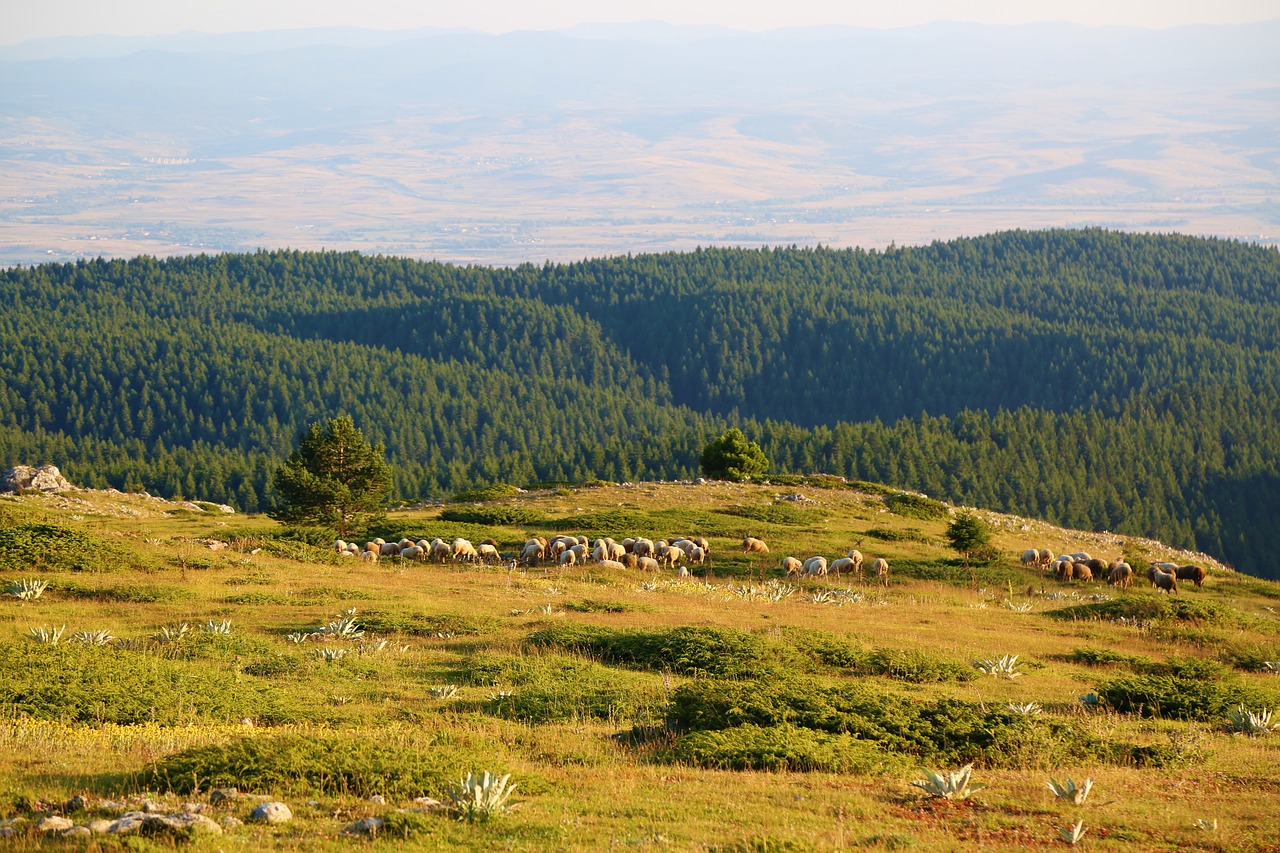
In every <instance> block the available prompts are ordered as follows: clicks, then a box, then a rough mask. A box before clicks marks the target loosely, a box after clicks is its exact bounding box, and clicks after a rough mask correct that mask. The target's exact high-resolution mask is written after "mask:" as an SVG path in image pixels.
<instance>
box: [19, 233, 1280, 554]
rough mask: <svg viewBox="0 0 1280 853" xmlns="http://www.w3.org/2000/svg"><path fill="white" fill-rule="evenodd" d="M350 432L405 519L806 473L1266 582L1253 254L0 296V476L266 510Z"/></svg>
mask: <svg viewBox="0 0 1280 853" xmlns="http://www.w3.org/2000/svg"><path fill="white" fill-rule="evenodd" d="M337 414H348V415H350V416H351V417H352V418H353V419H354V422H355V423H356V425H357V426H358V427H359V428H360V429H361V430H362V431H363V432H364V434H365V435H366V436H367V437H368V438H369V439H370V440H372V441H376V442H381V443H383V444H385V446H386V451H387V458H388V461H389V462H391V464H392V465H393V466H394V477H395V480H394V486H393V493H394V494H395V495H396V496H397V497H399V498H403V499H405V500H410V501H412V500H416V499H419V498H433V497H444V496H448V495H449V494H450V493H452V492H453V491H456V490H459V489H464V488H467V487H470V486H473V485H477V484H482V483H489V482H509V483H514V484H517V485H525V484H530V483H536V482H546V481H575V482H577V481H583V480H587V479H591V478H603V479H609V480H637V479H658V478H666V479H670V478H684V477H692V476H696V475H697V474H698V460H699V454H700V453H701V451H702V449H703V447H704V446H705V445H706V444H707V442H708V441H709V440H710V439H711V438H714V437H716V436H719V435H720V434H721V433H723V432H724V431H725V430H726V429H727V428H729V427H733V426H736V427H740V428H741V429H742V431H743V432H744V433H745V434H746V436H747V437H748V438H749V439H751V440H754V441H757V442H758V443H759V444H760V446H761V447H762V448H763V450H764V452H765V454H766V455H767V457H768V459H769V460H770V463H771V467H770V471H771V472H773V473H778V472H793V473H812V472H829V473H836V474H842V475H845V476H847V477H851V478H857V479H861V480H872V481H878V482H884V483H887V484H891V485H894V486H900V487H905V488H912V489H918V490H922V491H924V492H926V493H928V494H930V495H932V496H935V497H941V498H946V499H950V500H953V501H957V502H961V503H964V504H971V505H977V506H983V507H990V508H993V509H1000V510H1006V511H1011V512H1016V513H1020V514H1024V515H1032V516H1038V517H1043V518H1045V519H1048V520H1050V521H1054V522H1057V523H1061V524H1066V525H1070V526H1074V527H1083V528H1091V529H1105V530H1113V531H1117V532H1124V533H1132V534H1142V535H1149V536H1155V537H1159V538H1162V539H1165V540H1167V541H1169V542H1171V543H1173V544H1177V545H1180V546H1184V547H1195V548H1197V549H1201V550H1204V551H1207V552H1209V553H1211V554H1214V555H1215V556H1218V557H1219V558H1221V559H1223V560H1225V561H1227V562H1229V563H1231V564H1233V565H1235V566H1236V567H1237V568H1239V569H1242V570H1245V571H1249V572H1253V573H1255V574H1260V575H1264V576H1269V577H1280V560H1278V559H1277V557H1276V554H1280V521H1278V520H1277V515H1278V510H1280V253H1277V252H1276V251H1275V250H1273V249H1268V248H1263V247H1259V246H1254V245H1248V244H1243V243H1238V242H1231V241H1223V240H1213V239H1198V238H1191V237H1182V236H1174V235H1133V234H1119V233H1111V232H1107V231H1101V230H1085V231H1067V230H1063V231H1042V232H1023V231H1014V232H1006V233H999V234H993V235H989V236H985V237H980V238H974V239H959V240H954V241H951V242H946V243H935V244H933V245H930V246H923V247H915V248H890V249H888V250H886V251H862V250H829V249H823V248H817V249H797V248H790V249H782V248H780V249H766V250H746V249H704V250H700V251H695V252H690V253H673V254H661V255H640V256H634V257H632V256H627V257H614V258H606V259H600V260H589V261H584V262H581V263H572V264H551V263H548V264H545V265H541V266H537V265H525V266H521V267H517V268H513V269H491V268H482V267H458V266H450V265H446V264H439V263H429V262H421V261H414V260H407V259H402V258H394V257H365V256H362V255H359V254H355V253H301V252H290V251H272V252H260V253H257V254H251V255H244V254H228V255H219V256H212V257H211V256H198V257H188V258H178V259H173V260H165V261H159V260H156V259H153V258H147V257H142V258H136V259H133V260H127V261H126V260H118V261H107V260H101V261H86V262H78V263H74V264H50V265H43V266H37V267H22V268H14V269H9V270H5V271H3V272H0V464H4V465H10V464H14V463H17V462H26V463H28V464H40V463H44V462H52V463H54V464H57V465H59V466H61V467H62V468H63V470H64V471H65V472H66V473H67V474H68V476H69V477H70V478H71V479H72V481H73V482H77V483H80V484H83V485H89V486H99V487H102V486H107V485H111V486H114V487H116V488H120V489H132V490H137V489H147V490H149V491H152V492H153V493H158V494H163V495H166V496H175V495H182V496H187V497H198V498H201V499H205V500H216V501H224V502H228V503H231V504H233V505H235V506H236V507H238V508H239V509H242V510H261V509H264V508H266V507H267V506H268V505H269V504H270V503H271V502H272V501H273V500H274V497H275V496H274V495H273V494H271V491H270V490H271V486H270V483H271V476H272V472H273V471H274V469H275V468H276V467H277V466H279V465H280V464H281V463H282V462H283V461H284V460H285V459H286V458H287V457H288V456H289V454H290V453H291V452H292V451H293V449H294V448H295V447H296V446H297V442H298V438H299V435H300V433H301V432H302V431H303V430H304V429H306V428H307V426H308V425H310V424H313V423H315V422H317V421H320V420H321V419H324V418H327V417H332V416H334V415H337Z"/></svg>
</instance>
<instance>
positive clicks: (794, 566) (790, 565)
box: [782, 557, 804, 577]
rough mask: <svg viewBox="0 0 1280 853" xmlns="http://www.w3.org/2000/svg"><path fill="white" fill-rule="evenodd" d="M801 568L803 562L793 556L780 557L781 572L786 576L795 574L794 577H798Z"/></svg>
mask: <svg viewBox="0 0 1280 853" xmlns="http://www.w3.org/2000/svg"><path fill="white" fill-rule="evenodd" d="M803 568H804V563H802V562H800V561H799V560H797V559H796V558H795V557H783V558H782V572H783V574H784V575H786V576H788V577H790V576H791V575H795V576H796V577H799V576H800V572H801V570H802V569H803Z"/></svg>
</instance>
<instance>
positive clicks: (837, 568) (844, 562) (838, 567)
mask: <svg viewBox="0 0 1280 853" xmlns="http://www.w3.org/2000/svg"><path fill="white" fill-rule="evenodd" d="M853 571H854V568H853V560H852V559H850V558H849V557H840V558H838V559H835V560H832V561H831V565H830V566H829V567H828V568H827V573H828V574H832V575H835V576H836V577H840V573H841V572H850V573H852V572H853Z"/></svg>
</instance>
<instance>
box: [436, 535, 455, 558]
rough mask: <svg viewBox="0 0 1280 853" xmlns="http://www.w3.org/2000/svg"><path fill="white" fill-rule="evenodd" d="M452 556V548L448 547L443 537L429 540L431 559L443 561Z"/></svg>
mask: <svg viewBox="0 0 1280 853" xmlns="http://www.w3.org/2000/svg"><path fill="white" fill-rule="evenodd" d="M452 556H453V549H452V548H451V547H449V543H448V542H445V541H444V540H443V539H432V540H431V559H433V560H435V561H436V562H437V563H443V562H444V561H445V560H447V559H449V558H450V557H452Z"/></svg>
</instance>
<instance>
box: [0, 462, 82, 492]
mask: <svg viewBox="0 0 1280 853" xmlns="http://www.w3.org/2000/svg"><path fill="white" fill-rule="evenodd" d="M74 488H75V486H73V485H71V483H70V482H69V481H68V480H67V478H66V477H64V476H62V472H61V471H59V470H58V468H57V466H56V465H41V466H40V467H39V468H32V467H31V466H30V465H15V466H13V467H12V468H10V469H8V470H6V471H5V472H4V474H3V475H0V492H65V491H68V490H70V489H74Z"/></svg>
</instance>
